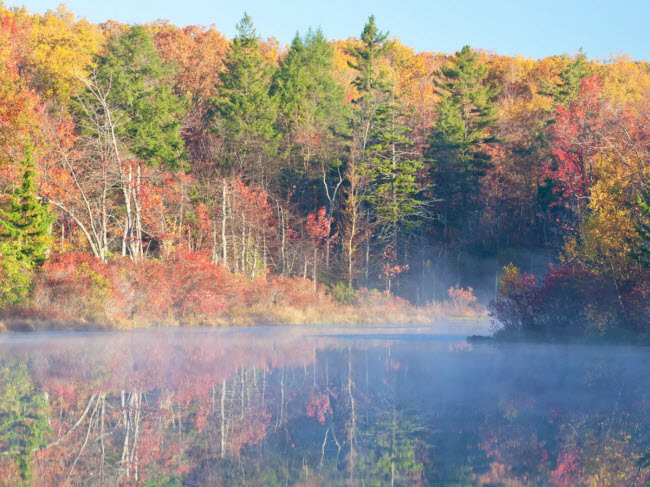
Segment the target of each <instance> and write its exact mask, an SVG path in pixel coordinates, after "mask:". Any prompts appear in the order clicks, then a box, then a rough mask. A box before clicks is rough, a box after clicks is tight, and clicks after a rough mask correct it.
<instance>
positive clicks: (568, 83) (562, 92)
mask: <svg viewBox="0 0 650 487" xmlns="http://www.w3.org/2000/svg"><path fill="white" fill-rule="evenodd" d="M589 74H591V66H590V65H589V60H588V59H587V55H586V54H585V53H584V52H583V50H582V49H580V50H579V51H578V54H576V56H575V58H574V59H572V60H571V61H569V62H568V63H567V65H566V66H565V67H564V69H562V71H561V72H560V74H559V76H558V78H559V80H558V82H557V83H548V82H545V83H544V85H543V87H542V90H541V93H542V94H544V95H548V96H550V97H552V98H553V101H554V102H555V103H554V105H563V106H568V105H569V103H571V102H573V101H576V98H577V96H578V93H579V91H580V85H581V83H582V80H583V79H584V78H585V77H587V76H589Z"/></svg>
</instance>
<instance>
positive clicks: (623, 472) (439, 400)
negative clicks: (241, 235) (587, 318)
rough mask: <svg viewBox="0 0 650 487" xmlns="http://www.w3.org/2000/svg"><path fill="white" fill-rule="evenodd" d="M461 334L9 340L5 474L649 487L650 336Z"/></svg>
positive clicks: (1, 340)
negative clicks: (508, 339) (490, 337)
mask: <svg viewBox="0 0 650 487" xmlns="http://www.w3.org/2000/svg"><path fill="white" fill-rule="evenodd" d="M470 328H471V326H470ZM455 330H456V331H462V332H463V333H456V334H455V333H454V331H455ZM465 331H466V329H464V328H459V326H458V325H454V324H453V323H451V324H447V326H436V327H417V328H416V327H382V328H374V327H371V328H349V327H348V328H345V327H261V328H247V329H219V330H217V329H201V328H188V329H169V330H145V331H134V332H125V333H118V332H112V333H92V334H91V333H38V334H14V335H3V336H0V368H2V375H1V377H0V382H1V385H2V390H1V392H0V452H2V457H1V458H0V478H1V479H4V480H0V484H2V482H4V484H5V485H16V484H17V483H19V482H25V483H26V484H28V485H32V484H33V485H48V486H49V485H146V486H181V485H183V486H208V485H264V486H267V485H268V486H273V485H278V486H280V485H302V486H316V485H328V486H329V485H334V486H336V485H341V486H343V485H358V486H372V485H391V486H398V485H444V486H475V485H503V486H518V485H553V486H573V485H598V486H600V485H612V486H618V485H626V486H635V487H637V486H643V485H650V480H649V477H650V348H644V347H629V346H608V347H606V346H578V345H562V344H522V343H518V344H507V343H494V342H478V343H468V342H467V341H466V340H465V338H464V332H465Z"/></svg>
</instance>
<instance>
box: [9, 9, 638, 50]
mask: <svg viewBox="0 0 650 487" xmlns="http://www.w3.org/2000/svg"><path fill="white" fill-rule="evenodd" d="M0 2H1V0H0ZM59 3H60V2H59V1H58V0H22V1H12V0H5V4H6V5H8V6H20V5H25V6H26V7H27V9H28V10H29V11H30V12H44V11H46V10H47V9H55V8H56V7H57V5H58V4H59ZM66 5H67V7H68V9H69V10H71V11H72V12H74V13H76V14H77V15H80V16H82V17H85V18H87V19H88V20H90V21H92V22H102V21H104V20H108V19H114V20H118V21H121V22H127V23H145V22H151V21H154V20H157V19H167V20H169V21H171V22H172V23H174V24H176V25H188V24H199V25H212V24H214V25H215V26H216V28H217V29H218V30H219V31H220V32H222V33H224V34H225V35H226V36H228V37H232V36H233V34H234V32H235V25H236V24H237V22H238V21H239V20H240V19H241V17H242V15H243V13H244V11H247V12H248V13H249V14H250V15H251V16H252V17H253V21H254V22H255V25H256V27H257V32H258V34H260V35H262V36H263V37H270V36H273V37H276V38H277V39H278V40H279V41H280V43H281V44H282V45H285V44H289V43H290V42H291V39H292V38H293V36H294V35H295V33H296V31H297V30H299V31H301V32H305V31H306V30H307V29H308V28H309V27H310V26H312V27H319V26H320V27H321V28H322V29H323V31H324V33H325V35H326V36H327V37H328V38H330V39H345V38H347V37H351V36H358V35H359V34H360V33H361V30H362V29H363V24H364V23H365V21H366V20H367V18H368V16H369V15H371V14H374V15H375V17H376V21H377V24H378V26H379V27H380V28H381V29H382V30H388V31H390V34H391V36H395V37H398V38H399V39H400V40H401V41H402V42H403V43H404V44H406V45H408V46H410V47H412V48H414V49H415V50H416V51H436V52H445V53H452V52H455V51H457V50H459V49H460V48H461V47H462V46H464V45H466V44H469V45H470V46H472V47H475V48H481V49H486V50H490V51H493V52H496V53H499V54H504V55H517V54H518V55H522V56H525V57H533V58H540V57H544V56H549V55H554V54H574V53H575V52H577V51H578V49H579V48H581V47H582V48H583V49H584V51H585V52H586V53H587V55H588V56H589V57H590V58H601V59H607V58H609V57H610V55H619V54H628V55H630V56H632V57H633V58H634V59H638V60H650V35H648V33H647V30H646V29H647V28H648V21H649V20H650V0H402V1H397V0H391V1H387V0H374V1H372V0H347V1H345V0H326V1H322V0H321V1H317V0H316V1H314V0H311V1H310V0H239V1H237V2H236V1H221V0H102V1H96V0H68V1H67V2H66Z"/></svg>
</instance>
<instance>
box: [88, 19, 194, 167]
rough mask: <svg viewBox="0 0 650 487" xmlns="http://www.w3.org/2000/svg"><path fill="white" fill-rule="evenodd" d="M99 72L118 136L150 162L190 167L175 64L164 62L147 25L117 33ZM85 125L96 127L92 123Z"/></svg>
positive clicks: (92, 99) (99, 64) (99, 63)
mask: <svg viewBox="0 0 650 487" xmlns="http://www.w3.org/2000/svg"><path fill="white" fill-rule="evenodd" d="M97 73H98V80H97V81H98V82H99V83H100V84H101V86H102V87H103V89H105V90H106V92H107V93H108V96H107V102H108V103H110V104H111V105H112V107H114V108H115V110H116V111H115V113H114V114H113V116H114V117H115V118H116V120H115V122H117V123H116V130H117V133H116V134H115V135H117V136H118V138H120V139H121V140H127V141H128V148H129V151H130V152H131V153H133V154H134V155H135V156H136V157H138V158H140V159H141V160H142V162H143V163H144V164H148V165H151V166H158V165H164V166H167V167H170V168H171V169H180V168H182V167H184V165H185V164H186V159H187V156H186V153H185V145H184V141H183V137H182V135H181V123H182V116H183V114H184V112H185V107H184V104H183V101H182V100H181V99H180V98H179V97H177V96H176V95H175V94H174V93H173V91H172V88H171V81H170V78H171V76H172V74H173V67H172V66H171V65H169V64H165V63H164V62H163V60H162V58H161V56H160V54H159V53H158V51H157V50H156V47H155V45H154V41H153V38H152V36H151V34H150V33H149V32H148V31H147V29H146V27H144V26H141V25H135V26H133V27H130V28H129V29H127V30H126V31H125V32H124V33H122V34H120V35H118V36H117V37H115V38H114V39H113V40H112V41H111V42H110V44H109V46H108V49H107V51H106V53H105V54H104V55H102V56H99V57H98V59H97ZM82 101H85V105H86V106H91V105H92V104H93V103H95V97H94V96H93V94H92V93H85V94H83V95H82ZM83 119H84V118H82V120H83ZM84 129H85V130H86V131H87V132H88V131H90V132H91V133H93V131H94V129H93V127H92V125H87V126H85V127H84Z"/></svg>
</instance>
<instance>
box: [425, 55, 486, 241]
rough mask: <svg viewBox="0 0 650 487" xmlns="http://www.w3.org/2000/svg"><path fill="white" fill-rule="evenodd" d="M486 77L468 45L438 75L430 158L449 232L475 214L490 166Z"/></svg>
mask: <svg viewBox="0 0 650 487" xmlns="http://www.w3.org/2000/svg"><path fill="white" fill-rule="evenodd" d="M487 74H488V70H487V67H485V66H484V65H482V64H481V62H480V60H479V59H478V56H477V54H476V53H475V52H473V51H472V49H471V48H470V47H469V46H465V47H463V49H462V50H461V51H459V52H457V53H456V55H455V56H454V59H453V61H452V62H451V64H450V65H448V66H443V67H442V68H441V69H440V71H438V72H437V74H436V78H437V79H436V85H437V86H438V88H439V90H440V93H441V95H442V100H441V101H440V102H439V104H438V106H437V108H436V112H437V122H436V124H435V126H434V127H433V129H432V131H431V134H430V137H429V149H428V153H427V156H428V158H429V160H430V163H431V172H432V179H433V182H434V183H435V185H436V198H439V199H440V200H441V204H442V212H441V213H442V214H441V218H442V220H443V222H444V225H445V228H446V229H448V228H449V227H450V226H452V227H453V226H460V225H461V224H464V223H468V220H470V219H468V218H467V217H468V216H469V215H471V214H475V211H476V209H477V208H476V204H477V199H478V198H477V196H478V190H479V180H480V178H481V176H483V175H484V174H485V172H486V170H487V169H488V168H489V167H490V156H489V155H488V154H487V153H486V152H485V151H484V149H483V145H484V144H485V143H486V142H489V141H490V140H491V139H490V135H489V128H490V126H491V125H492V124H493V123H494V121H495V115H496V106H495V104H494V98H495V96H496V90H495V89H494V88H493V87H492V86H490V85H489V84H488V83H487V82H486V78H487Z"/></svg>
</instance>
